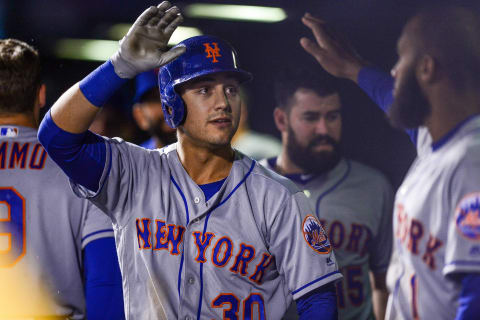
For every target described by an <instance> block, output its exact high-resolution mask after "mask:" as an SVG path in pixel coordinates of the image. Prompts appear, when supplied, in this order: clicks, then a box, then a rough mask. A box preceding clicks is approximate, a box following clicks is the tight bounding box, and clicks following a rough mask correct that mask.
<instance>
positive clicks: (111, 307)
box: [83, 237, 125, 320]
mask: <svg viewBox="0 0 480 320" xmlns="http://www.w3.org/2000/svg"><path fill="white" fill-rule="evenodd" d="M83 255H84V273H85V300H86V304H87V319H89V320H97V319H98V320H100V319H112V320H120V319H125V313H124V308H123V292H122V275H121V273H120V267H119V265H118V258H117V252H116V250H115V240H114V239H113V238H112V237H109V238H101V239H97V240H94V241H92V242H90V243H89V244H87V246H86V247H85V249H84V250H83Z"/></svg>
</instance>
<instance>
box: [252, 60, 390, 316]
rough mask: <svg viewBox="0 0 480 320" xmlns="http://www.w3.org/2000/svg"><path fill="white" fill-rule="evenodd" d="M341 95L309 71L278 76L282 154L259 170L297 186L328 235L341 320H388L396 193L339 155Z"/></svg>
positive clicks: (293, 70)
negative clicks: (336, 273)
mask: <svg viewBox="0 0 480 320" xmlns="http://www.w3.org/2000/svg"><path fill="white" fill-rule="evenodd" d="M339 92H340V87H339V83H338V81H335V79H334V78H332V77H331V76H322V74H319V73H318V72H313V71H311V70H309V69H307V68H301V67H298V66H295V68H291V69H288V70H287V69H286V70H285V72H283V73H280V74H279V75H277V77H276V79H275V98H276V105H277V108H276V109H275V111H274V118H275V123H276V125H277V128H278V129H279V130H280V132H281V134H282V142H283V150H282V153H281V154H280V156H278V157H275V158H270V159H266V160H264V161H262V162H261V164H264V165H265V166H267V168H269V169H272V170H275V171H276V172H278V173H280V174H283V175H284V176H286V177H287V178H289V179H291V180H292V181H294V182H295V183H296V185H297V186H298V187H299V188H300V189H302V190H303V191H304V192H305V194H306V195H307V197H308V198H309V200H310V202H311V204H312V207H313V208H315V214H316V215H317V218H318V219H319V220H320V222H321V223H322V225H323V226H324V228H325V229H326V231H327V235H328V238H329V239H330V243H331V245H332V247H333V249H334V251H335V256H336V258H337V261H338V264H339V267H340V271H341V272H342V274H343V275H344V278H343V279H342V281H338V282H337V283H336V284H337V296H338V310H339V319H355V320H360V319H373V317H374V313H375V316H376V318H378V319H383V317H384V315H385V309H386V305H387V297H388V291H387V288H386V284H385V275H386V271H387V267H388V263H389V261H390V253H391V249H392V205H393V191H392V188H391V186H390V184H389V183H388V181H387V180H386V179H385V177H384V176H383V175H382V174H381V173H380V172H378V171H376V170H375V169H373V168H370V167H367V166H365V165H363V164H360V163H358V162H356V161H353V160H351V159H347V158H345V157H343V156H342V150H341V136H342V99H341V96H340V93H339ZM290 317H292V316H290Z"/></svg>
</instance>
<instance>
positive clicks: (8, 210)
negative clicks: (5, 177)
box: [0, 188, 12, 254]
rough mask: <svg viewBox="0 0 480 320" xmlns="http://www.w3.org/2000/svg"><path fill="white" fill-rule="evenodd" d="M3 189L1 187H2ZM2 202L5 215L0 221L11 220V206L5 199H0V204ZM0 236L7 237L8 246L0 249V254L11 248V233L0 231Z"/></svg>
mask: <svg viewBox="0 0 480 320" xmlns="http://www.w3.org/2000/svg"><path fill="white" fill-rule="evenodd" d="M2 189H3V188H2ZM2 203H4V204H5V205H6V206H7V217H6V218H4V219H0V222H11V221H12V212H11V211H12V207H11V206H10V204H9V203H8V202H7V201H0V204H2ZM0 236H3V237H5V236H6V237H8V247H7V249H5V250H0V254H8V253H9V252H10V250H12V234H11V233H10V232H0Z"/></svg>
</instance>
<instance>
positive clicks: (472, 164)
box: [301, 5, 480, 319]
mask: <svg viewBox="0 0 480 320" xmlns="http://www.w3.org/2000/svg"><path fill="white" fill-rule="evenodd" d="M436 6H437V5H436ZM303 22H304V23H305V24H306V25H307V26H308V27H309V28H310V29H312V31H313V33H314V35H315V38H316V43H314V42H312V41H309V40H308V39H302V40H301V43H302V45H303V46H304V48H305V49H306V50H307V51H308V52H310V53H311V54H312V55H313V56H314V57H315V58H316V59H317V61H319V62H320V64H321V65H322V66H323V67H324V69H326V70H327V71H329V72H330V73H332V74H334V75H336V76H340V77H345V78H349V79H351V80H353V81H355V82H357V83H358V84H359V85H360V86H361V87H362V89H363V90H365V91H366V92H367V93H368V94H369V95H370V96H371V97H372V98H373V100H374V101H375V102H377V104H379V106H381V107H382V109H384V110H386V111H387V112H388V114H389V117H390V119H391V121H392V123H393V124H394V125H396V126H398V127H401V128H405V129H409V130H411V131H410V133H411V134H410V136H411V137H412V138H413V139H412V140H413V141H414V142H416V143H417V150H418V157H417V159H416V160H415V161H414V163H413V164H412V166H411V168H410V170H409V172H408V174H407V176H406V177H405V179H404V181H403V184H402V185H401V186H400V188H399V190H398V192H397V195H396V199H395V209H394V236H395V241H394V251H393V257H392V262H391V266H390V268H389V271H388V285H389V289H390V290H391V295H390V297H389V303H388V308H387V318H388V319H477V318H478V315H479V314H480V291H479V289H478V288H480V275H479V272H480V254H479V252H480V229H479V223H478V221H480V104H479V101H480V91H479V90H478V88H479V87H480V39H479V38H478V34H479V33H480V17H479V15H478V13H475V12H474V11H472V10H467V9H465V8H462V7H455V6H445V5H443V6H437V7H430V8H426V9H423V10H421V11H419V12H418V13H417V14H416V15H415V16H413V17H412V18H410V19H409V21H408V22H407V24H406V25H405V27H404V29H403V32H402V35H401V37H400V39H399V40H398V48H397V49H398V55H399V57H398V62H397V64H396V65H395V67H394V68H393V69H392V76H393V77H394V80H393V79H391V78H390V77H388V75H385V74H383V73H381V72H380V71H378V70H375V69H373V68H371V67H366V65H365V63H363V62H362V61H361V60H360V59H357V58H356V57H355V56H354V55H353V54H351V51H349V50H348V49H347V48H346V47H345V46H343V45H341V43H340V42H338V41H337V40H335V39H334V38H333V37H332V36H331V35H330V34H329V33H328V32H327V31H326V25H325V23H324V22H323V21H321V20H319V19H316V18H314V17H312V16H310V15H308V14H307V15H305V17H304V18H303ZM392 93H393V96H392ZM392 98H393V102H392ZM417 127H418V129H417Z"/></svg>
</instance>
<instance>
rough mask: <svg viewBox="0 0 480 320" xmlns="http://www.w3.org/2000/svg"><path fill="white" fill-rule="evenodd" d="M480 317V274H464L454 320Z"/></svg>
mask: <svg viewBox="0 0 480 320" xmlns="http://www.w3.org/2000/svg"><path fill="white" fill-rule="evenodd" d="M479 315H480V274H475V273H472V274H466V275H465V276H464V277H463V279H462V289H461V291H460V297H459V298H458V309H457V316H456V317H455V320H467V319H478V316H479Z"/></svg>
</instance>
